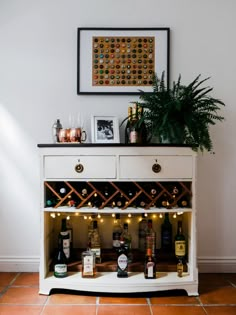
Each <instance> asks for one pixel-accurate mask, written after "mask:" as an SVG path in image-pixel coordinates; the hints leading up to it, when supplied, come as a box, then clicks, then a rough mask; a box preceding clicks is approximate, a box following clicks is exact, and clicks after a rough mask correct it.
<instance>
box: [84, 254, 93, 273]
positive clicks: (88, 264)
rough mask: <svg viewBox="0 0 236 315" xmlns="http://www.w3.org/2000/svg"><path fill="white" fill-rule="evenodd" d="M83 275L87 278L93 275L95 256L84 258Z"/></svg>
mask: <svg viewBox="0 0 236 315" xmlns="http://www.w3.org/2000/svg"><path fill="white" fill-rule="evenodd" d="M83 269H84V270H83V274H84V275H86V276H92V275H93V256H84V258H83Z"/></svg>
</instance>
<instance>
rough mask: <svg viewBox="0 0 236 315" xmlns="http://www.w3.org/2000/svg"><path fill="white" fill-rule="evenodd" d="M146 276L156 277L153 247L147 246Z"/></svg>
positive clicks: (146, 277) (147, 277) (148, 277)
mask: <svg viewBox="0 0 236 315" xmlns="http://www.w3.org/2000/svg"><path fill="white" fill-rule="evenodd" d="M144 277H145V279H155V278H156V260H155V257H154V256H153V254H152V250H151V248H147V253H146V258H145V263H144Z"/></svg>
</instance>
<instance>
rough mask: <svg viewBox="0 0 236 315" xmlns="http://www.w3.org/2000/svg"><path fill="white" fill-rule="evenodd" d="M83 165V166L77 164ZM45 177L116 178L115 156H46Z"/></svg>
mask: <svg viewBox="0 0 236 315" xmlns="http://www.w3.org/2000/svg"><path fill="white" fill-rule="evenodd" d="M79 164H80V165H81V167H77V171H76V166H78V165H79ZM44 177H45V178H72V179H73V178H74V179H78V178H80V179H82V178H86V179H87V178H90V179H97V178H100V179H102V178H116V157H115V156H101V155H99V156H98V155H97V156H46V157H45V158H44Z"/></svg>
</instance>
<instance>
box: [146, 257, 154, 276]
mask: <svg viewBox="0 0 236 315" xmlns="http://www.w3.org/2000/svg"><path fill="white" fill-rule="evenodd" d="M153 276H154V262H152V261H149V262H148V263H147V277H148V278H153Z"/></svg>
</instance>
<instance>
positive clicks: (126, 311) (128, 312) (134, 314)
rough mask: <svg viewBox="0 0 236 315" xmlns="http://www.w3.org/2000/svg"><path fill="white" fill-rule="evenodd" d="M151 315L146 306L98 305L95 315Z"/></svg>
mask: <svg viewBox="0 0 236 315" xmlns="http://www.w3.org/2000/svg"><path fill="white" fill-rule="evenodd" d="M114 314H115V315H151V311H150V307H149V306H148V305H99V306H98V312H97V315H114Z"/></svg>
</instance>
